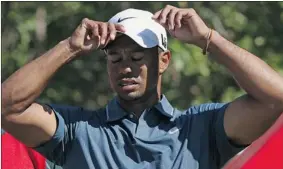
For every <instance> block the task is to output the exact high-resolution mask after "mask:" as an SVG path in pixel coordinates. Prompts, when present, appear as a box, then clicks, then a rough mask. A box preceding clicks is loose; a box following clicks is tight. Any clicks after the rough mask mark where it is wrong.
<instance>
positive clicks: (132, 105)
mask: <svg viewBox="0 0 283 169" xmlns="http://www.w3.org/2000/svg"><path fill="white" fill-rule="evenodd" d="M118 98H119V103H120V105H121V107H122V108H123V109H125V110H126V111H127V112H133V113H134V114H135V115H136V116H137V117H140V115H141V114H142V112H143V111H144V110H145V109H147V108H150V107H152V106H154V105H155V104H157V103H158V101H159V100H160V98H161V95H160V94H159V93H153V94H148V95H144V96H142V97H141V98H139V99H136V100H124V99H122V98H120V97H118Z"/></svg>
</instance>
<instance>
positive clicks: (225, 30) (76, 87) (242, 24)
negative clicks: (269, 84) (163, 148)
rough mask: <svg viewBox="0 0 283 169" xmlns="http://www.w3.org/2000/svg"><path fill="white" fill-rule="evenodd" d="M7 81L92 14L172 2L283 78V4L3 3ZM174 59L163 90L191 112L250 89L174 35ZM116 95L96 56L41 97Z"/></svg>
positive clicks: (71, 99)
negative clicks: (192, 12) (191, 108)
mask: <svg viewBox="0 0 283 169" xmlns="http://www.w3.org/2000/svg"><path fill="white" fill-rule="evenodd" d="M1 4H2V5H1V11H2V13H1V20H2V29H1V33H2V37H1V41H2V43H1V48H2V51H1V55H2V70H1V71H2V77H1V81H2V82H3V81H4V80H5V79H6V78H7V77H8V76H10V75H11V74H12V73H13V72H15V71H16V70H17V69H18V68H20V67H21V66H23V65H24V64H26V63H27V62H29V61H30V60H32V59H34V58H36V57H38V56H40V54H43V53H44V52H45V51H47V50H48V49H50V48H52V47H53V46H54V45H56V44H57V43H58V42H60V41H61V40H63V39H65V38H67V37H68V36H70V35H71V34H72V32H73V31H74V30H75V28H76V27H77V25H78V24H79V23H80V22H81V20H82V19H83V18H85V17H88V18H90V19H93V20H100V21H107V20H108V19H109V18H110V17H111V16H112V15H114V14H116V13H117V12H119V11H121V10H123V9H126V8H139V9H144V10H149V11H151V12H155V11H157V10H159V9H160V8H162V7H164V6H165V5H166V4H171V5H174V6H178V7H185V8H188V7H190V8H194V9H195V10H196V11H197V12H198V13H199V15H200V16H201V17H202V18H203V19H204V20H205V22H206V23H207V24H208V25H209V26H210V27H213V28H214V29H216V30H217V31H218V32H220V33H221V34H222V35H224V36H225V37H226V38H228V39H229V40H231V41H233V42H234V43H236V44H238V45H239V46H241V47H243V48H245V49H247V50H249V51H250V52H252V53H254V54H256V55H257V56H259V57H260V58H262V59H263V60H265V61H266V62H267V63H268V64H270V65H271V66H272V67H273V68H274V69H275V70H277V71H279V73H280V74H281V75H282V74H283V47H282V40H283V33H282V31H283V2H184V1H183V2H1ZM169 48H170V50H171V51H172V54H173V60H172V63H171V65H170V68H169V69H168V70H167V72H166V75H165V76H164V80H163V93H165V94H166V96H167V97H168V99H169V100H170V101H171V103H172V104H173V105H174V106H176V107H178V108H180V109H184V108H187V107H189V106H190V105H192V104H199V103H204V102H227V101H231V100H232V99H234V98H236V97H238V96H239V95H241V94H243V93H244V92H243V91H242V90H241V89H240V88H239V87H238V86H237V84H236V83H235V81H234V80H233V78H232V77H231V76H230V74H229V73H228V72H227V70H226V69H225V68H224V67H223V66H221V65H219V64H217V63H215V62H214V61H212V60H210V59H209V56H204V55H202V53H201V49H199V48H197V47H194V46H192V45H187V44H183V43H181V42H179V41H178V40H176V39H173V38H171V37H170V38H169ZM112 97H113V93H112V91H111V89H110V87H109V84H108V79H107V72H106V61H105V59H104V57H103V53H102V52H101V51H94V52H92V53H90V54H88V56H82V57H80V58H79V59H77V60H76V61H73V62H72V63H70V64H68V65H66V66H64V67H63V68H62V69H60V71H58V73H57V74H56V75H55V76H54V78H53V79H52V80H51V81H50V84H49V85H48V87H47V88H46V90H45V91H44V92H43V94H42V95H41V97H40V98H39V100H41V101H43V102H47V103H51V102H52V103H58V104H71V105H78V106H84V107H87V108H92V109H94V108H98V107H101V106H104V105H105V104H107V102H108V101H109V100H110V99H111V98H112Z"/></svg>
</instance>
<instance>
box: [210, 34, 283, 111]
mask: <svg viewBox="0 0 283 169" xmlns="http://www.w3.org/2000/svg"><path fill="white" fill-rule="evenodd" d="M209 51H210V52H211V53H212V55H213V57H214V59H215V60H216V61H218V62H219V63H220V64H222V65H224V66H225V67H226V68H227V69H228V70H229V71H230V72H231V73H232V75H233V76H234V78H235V79H236V80H237V82H238V83H239V85H240V86H241V87H242V88H243V89H244V90H245V91H246V92H247V93H248V94H249V95H250V96H251V97H253V98H254V99H255V100H257V101H259V102H261V103H262V104H266V105H267V106H268V107H269V108H278V110H282V107H283V79H282V77H281V76H280V75H279V74H278V73H277V72H275V71H274V70H273V69H272V68H271V67H270V66H268V65H267V64H266V63H265V62H264V61H262V60H261V59H260V58H258V57H256V56H255V55H253V54H251V53H249V52H248V51H246V50H244V49H242V48H240V47H238V46H236V45H234V44H232V43H231V42H229V41H228V40H226V39H225V38H223V37H222V36H221V35H219V34H218V33H217V32H215V31H214V32H213V36H212V39H211V44H210V48H209Z"/></svg>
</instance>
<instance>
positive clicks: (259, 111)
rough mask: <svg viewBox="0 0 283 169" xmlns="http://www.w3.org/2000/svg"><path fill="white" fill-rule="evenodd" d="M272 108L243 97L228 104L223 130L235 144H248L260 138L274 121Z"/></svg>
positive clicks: (246, 96)
mask: <svg viewBox="0 0 283 169" xmlns="http://www.w3.org/2000/svg"><path fill="white" fill-rule="evenodd" d="M272 113H274V114H275V112H274V110H273V109H272V108H269V107H268V106H267V105H264V104H262V103H260V102H258V101H256V100H254V99H253V98H251V97H250V96H249V95H244V96H242V97H240V98H238V99H236V100H234V101H233V102H231V103H230V104H229V106H228V107H227V109H226V111H225V115H224V129H225V132H226V134H227V136H228V137H229V138H230V139H231V140H232V141H233V142H235V143H236V144H240V145H246V144H250V143H251V142H253V141H254V140H256V139H257V138H258V137H259V136H261V135H262V134H263V133H264V132H265V131H266V130H267V129H268V128H269V127H270V126H271V125H272V124H273V123H274V122H275V120H276V118H277V116H275V115H272Z"/></svg>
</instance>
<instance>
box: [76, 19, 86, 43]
mask: <svg viewBox="0 0 283 169" xmlns="http://www.w3.org/2000/svg"><path fill="white" fill-rule="evenodd" d="M87 22H88V19H87V18H85V19H83V20H82V22H81V24H80V25H79V26H78V27H77V28H76V30H75V31H74V33H73V35H72V36H74V37H75V38H76V39H78V41H79V42H83V41H84V38H85V35H86V33H87V30H88V24H87Z"/></svg>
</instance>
